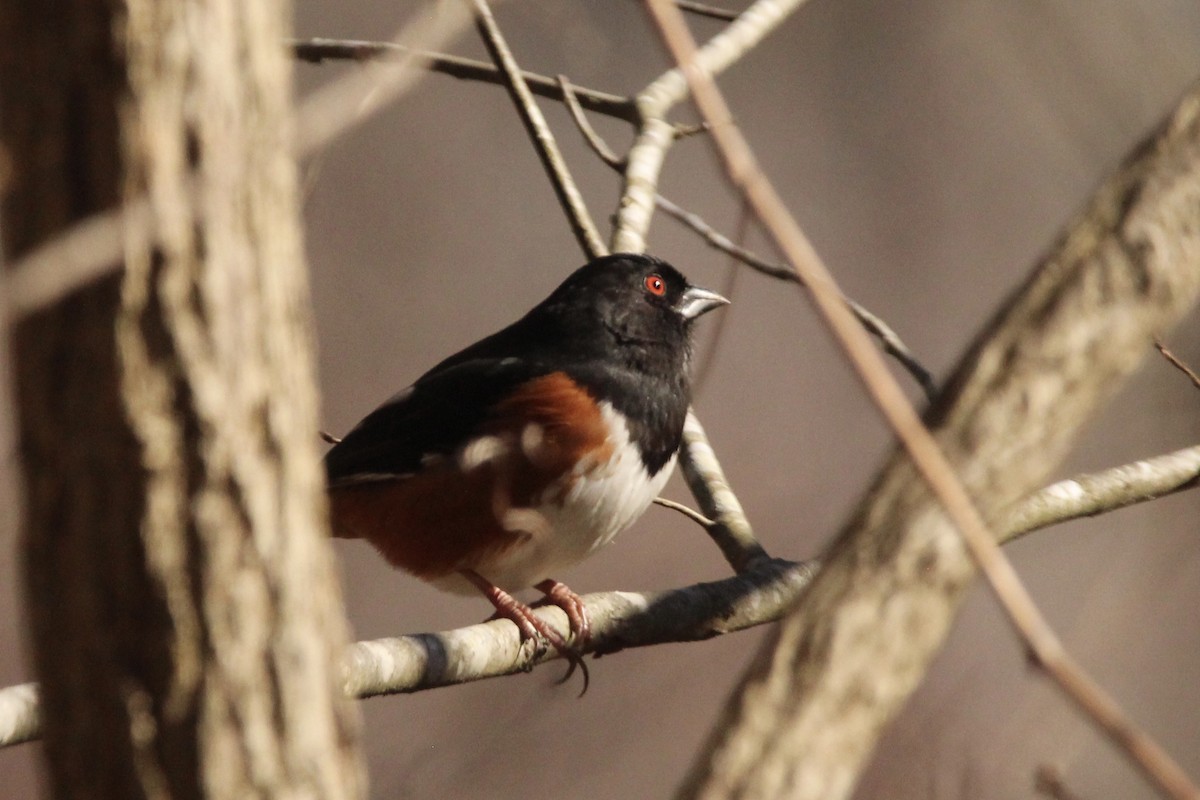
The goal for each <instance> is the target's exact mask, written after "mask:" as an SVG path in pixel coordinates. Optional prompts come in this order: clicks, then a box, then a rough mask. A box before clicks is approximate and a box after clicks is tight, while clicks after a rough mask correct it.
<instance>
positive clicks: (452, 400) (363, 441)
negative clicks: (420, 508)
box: [325, 358, 553, 486]
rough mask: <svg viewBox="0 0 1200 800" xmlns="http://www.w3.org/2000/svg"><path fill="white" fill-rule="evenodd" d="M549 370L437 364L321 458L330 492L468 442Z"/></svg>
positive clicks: (525, 365)
mask: <svg viewBox="0 0 1200 800" xmlns="http://www.w3.org/2000/svg"><path fill="white" fill-rule="evenodd" d="M552 371H553V370H552V369H549V368H545V367H542V366H540V365H538V364H536V363H531V362H529V361H525V360H522V359H517V358H503V359H493V358H477V359H471V360H466V361H461V362H459V363H455V364H451V365H449V366H447V365H446V364H440V365H438V367H436V368H435V369H433V370H431V371H430V372H429V373H427V374H426V375H425V376H424V377H422V378H421V379H420V380H418V381H417V382H416V383H415V384H413V385H412V386H411V387H409V388H408V389H406V390H404V391H403V392H400V393H399V394H398V395H396V396H395V397H393V398H392V399H391V400H389V401H387V402H386V403H384V404H383V405H382V406H380V407H379V408H377V409H375V410H374V411H373V412H371V413H370V414H369V415H367V417H366V418H365V419H363V421H362V422H360V423H358V425H357V426H356V427H355V428H354V430H352V431H350V433H348V434H347V435H346V437H345V438H344V439H342V441H341V442H339V443H338V444H336V445H334V447H333V448H332V449H331V450H330V451H329V452H328V453H326V454H325V471H326V475H327V479H328V481H329V485H330V486H336V485H339V484H347V483H354V482H356V481H360V480H372V479H378V478H380V477H383V476H401V475H409V474H413V473H415V472H417V471H418V470H419V469H420V468H421V462H422V460H423V459H425V458H426V457H428V456H435V455H450V454H452V453H454V452H455V451H456V450H457V449H458V448H459V447H461V446H462V445H463V444H465V443H466V442H467V441H468V440H469V439H470V438H471V437H472V436H474V435H475V434H476V433H477V432H478V431H479V429H480V427H481V426H482V424H483V423H484V421H485V420H486V419H487V416H488V413H489V410H490V409H491V408H493V407H494V406H495V405H496V404H497V403H498V402H499V401H500V400H501V399H502V398H504V397H505V396H506V395H508V394H509V393H510V392H511V391H512V390H513V389H514V388H515V387H517V386H519V385H520V384H522V383H525V382H526V381H529V380H532V379H533V378H537V377H539V376H541V375H544V374H546V373H548V372H552Z"/></svg>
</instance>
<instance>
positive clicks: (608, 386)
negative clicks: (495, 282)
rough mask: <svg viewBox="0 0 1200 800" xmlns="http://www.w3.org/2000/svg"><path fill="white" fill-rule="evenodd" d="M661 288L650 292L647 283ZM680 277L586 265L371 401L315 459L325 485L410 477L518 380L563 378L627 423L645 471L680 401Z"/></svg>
mask: <svg viewBox="0 0 1200 800" xmlns="http://www.w3.org/2000/svg"><path fill="white" fill-rule="evenodd" d="M650 275H656V276H658V277H660V278H661V279H662V281H663V283H664V284H665V286H664V291H663V293H662V294H661V296H660V295H656V294H654V293H652V292H650V291H648V290H647V288H646V285H645V281H646V279H647V276H650ZM687 288H688V282H687V280H686V279H685V278H684V277H683V276H682V275H681V274H680V273H679V272H678V271H676V270H675V269H674V268H673V267H671V266H670V265H669V264H667V263H666V262H664V261H662V260H660V259H657V258H653V257H651V256H644V255H631V254H618V255H612V256H607V257H604V258H600V259H596V260H595V261H592V262H591V263H589V264H587V265H585V266H583V267H581V268H580V269H578V270H576V271H575V272H574V273H572V274H571V275H570V276H569V277H568V278H567V279H566V280H565V281H563V283H562V284H561V285H560V286H559V287H558V288H557V289H555V290H554V292H553V293H551V295H550V296H549V297H547V298H546V299H545V300H543V301H542V302H541V303H539V304H538V305H537V306H535V307H534V308H533V309H532V310H531V311H530V312H529V313H528V314H526V315H525V316H524V317H522V318H521V319H519V320H517V321H516V322H514V323H513V324H512V325H509V326H508V327H506V328H504V329H503V330H501V331H499V332H497V333H494V334H492V335H491V336H488V337H486V338H484V339H481V340H480V341H478V342H476V343H475V344H473V345H471V346H469V347H467V348H465V349H463V350H461V351H459V352H458V353H455V354H454V355H452V356H450V357H449V358H447V359H445V360H443V361H442V362H441V363H439V364H437V365H436V366H435V367H433V369H431V370H429V371H428V372H426V373H425V374H424V375H422V376H421V377H420V378H419V379H418V380H417V381H416V383H414V384H413V385H412V386H411V387H409V388H408V389H406V390H405V391H403V392H401V393H400V394H398V395H396V396H395V397H393V398H392V399H391V400H389V401H388V402H387V403H385V404H384V405H382V406H380V407H379V408H378V409H376V410H375V411H374V412H372V413H371V414H370V415H368V416H367V417H366V418H365V419H364V420H363V421H362V422H360V423H359V424H358V426H357V427H355V428H354V430H352V431H351V432H350V433H349V434H348V435H347V436H346V438H345V439H344V440H343V441H342V442H341V443H339V444H337V445H335V446H334V447H333V449H331V450H330V451H329V452H328V453H327V454H326V456H325V466H326V471H327V473H328V478H329V481H330V484H331V485H334V484H339V483H347V482H353V481H356V480H363V479H369V478H370V476H385V475H403V474H411V473H414V472H416V471H417V470H418V469H419V468H420V466H421V462H422V459H423V458H425V457H427V456H430V455H450V454H452V453H453V452H454V451H455V450H457V449H458V448H459V447H461V446H462V445H463V444H464V443H465V442H466V441H467V440H468V439H470V438H471V437H472V436H474V435H475V434H477V433H478V431H479V430H480V428H481V426H482V425H483V423H484V422H485V421H486V419H487V417H488V413H489V409H491V408H493V407H494V406H495V405H496V403H497V402H498V401H500V400H501V399H502V398H503V397H504V396H505V395H507V394H508V393H509V392H511V391H512V390H513V389H515V388H516V387H517V386H519V385H520V384H522V383H525V382H527V381H529V380H532V379H534V378H537V377H540V376H542V375H547V374H549V373H552V372H564V373H566V374H567V375H568V376H570V377H571V378H572V379H573V380H574V381H575V382H576V383H578V384H580V385H581V386H582V387H584V388H585V389H586V390H587V391H588V392H589V393H591V395H592V396H593V397H594V398H595V399H597V400H604V401H607V402H609V403H611V404H612V405H613V407H614V408H616V409H617V410H618V411H620V412H621V413H622V414H623V415H624V416H625V418H626V420H627V421H628V425H629V428H630V436H631V438H632V439H633V441H634V442H635V443H636V444H637V446H638V448H639V450H640V451H641V454H642V460H643V462H644V463H645V465H646V468H647V471H648V472H649V473H650V474H651V475H653V474H655V473H657V472H658V471H659V470H660V469H662V467H663V466H664V465H665V464H666V463H667V462H668V461H669V460H670V458H671V456H673V455H674V453H675V451H676V450H678V449H679V443H680V438H681V435H682V431H683V421H684V417H685V415H686V413H687V407H688V404H689V403H690V402H691V397H690V394H691V388H690V382H689V379H688V366H689V361H690V352H691V348H690V327H691V325H690V320H688V319H685V318H684V317H683V316H682V315H681V314H680V313H678V311H677V306H678V304H679V302H680V298H681V297H682V296H683V293H684V292H685V291H686V290H687Z"/></svg>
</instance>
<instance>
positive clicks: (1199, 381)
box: [1154, 339, 1200, 389]
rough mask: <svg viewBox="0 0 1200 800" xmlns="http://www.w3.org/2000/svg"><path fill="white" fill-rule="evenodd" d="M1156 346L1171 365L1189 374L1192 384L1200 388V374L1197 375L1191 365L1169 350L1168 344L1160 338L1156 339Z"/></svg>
mask: <svg viewBox="0 0 1200 800" xmlns="http://www.w3.org/2000/svg"><path fill="white" fill-rule="evenodd" d="M1154 346H1155V347H1156V348H1158V352H1160V353H1162V356H1163V358H1165V359H1166V360H1167V361H1169V362H1171V366H1173V367H1175V368H1176V369H1177V370H1179V371H1180V372H1182V373H1183V374H1184V375H1187V376H1188V380H1190V381H1191V382H1192V385H1193V386H1195V387H1196V388H1197V389H1200V375H1197V374H1196V373H1195V372H1194V371H1193V370H1192V368H1191V367H1189V366H1188V365H1187V364H1185V363H1184V362H1183V361H1181V360H1180V359H1179V357H1178V356H1176V355H1175V354H1174V353H1172V352H1171V351H1170V350H1168V349H1167V346H1166V345H1165V344H1163V343H1162V342H1161V341H1159V340H1158V339H1155V340H1154Z"/></svg>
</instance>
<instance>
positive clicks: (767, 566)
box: [0, 446, 1200, 748]
mask: <svg viewBox="0 0 1200 800" xmlns="http://www.w3.org/2000/svg"><path fill="white" fill-rule="evenodd" d="M1197 486H1200V446H1196V447H1190V448H1187V449H1184V450H1179V451H1178V452H1175V453H1168V454H1166V455H1161V456H1157V457H1154V458H1149V459H1146V460H1144V461H1137V462H1134V463H1132V464H1125V465H1122V466H1119V467H1114V468H1112V469H1108V470H1105V471H1104V472H1099V473H1094V474H1084V475H1078V476H1076V477H1074V478H1071V479H1070V480H1069V481H1061V482H1059V483H1056V484H1054V485H1052V486H1048V487H1046V488H1045V489H1043V490H1041V491H1040V492H1036V493H1034V494H1033V495H1031V496H1030V497H1028V498H1027V499H1025V500H1023V501H1021V502H1020V503H1018V504H1017V505H1016V506H1015V507H1014V508H1013V510H1012V511H1011V512H1010V513H1009V514H1008V515H1007V516H1006V518H1005V521H1004V522H1003V523H1002V524H999V525H998V526H997V528H998V529H999V530H1003V531H1004V533H1003V535H1002V539H1001V541H1003V542H1009V541H1012V540H1013V539H1017V538H1019V537H1021V536H1024V535H1025V534H1027V533H1030V532H1032V531H1036V530H1041V529H1043V528H1045V527H1047V526H1048V525H1051V524H1055V523H1059V522H1066V521H1069V520H1072V519H1077V518H1079V517H1083V516H1095V515H1097V514H1103V513H1105V512H1108V511H1115V510H1117V509H1120V508H1125V507H1127V506H1130V505H1134V504H1138V503H1144V502H1148V501H1150V500H1155V499H1157V498H1159V497H1165V496H1167V495H1169V494H1173V493H1175V492H1179V491H1183V490H1185V489H1193V488H1196V487H1197ZM817 569H818V564H817V562H816V561H808V562H804V563H792V562H787V561H781V560H779V559H770V558H761V559H759V560H757V561H756V562H755V563H754V564H753V565H751V567H750V568H749V569H747V570H745V571H743V572H742V573H741V574H739V575H737V576H734V577H732V578H727V579H725V580H723V581H716V582H712V583H701V584H696V585H693V586H687V587H684V588H680V589H672V590H667V591H659V592H602V593H597V594H590V595H587V596H586V597H585V598H584V600H585V602H586V603H587V607H588V613H589V614H591V615H593V623H594V624H595V625H596V630H597V631H599V633H598V635H597V638H596V639H595V641H594V645H595V648H594V649H595V651H596V652H600V653H613V652H616V651H617V650H621V649H626V648H631V647H647V646H651V645H656V644H665V643H668V642H689V641H699V640H703V639H706V638H709V637H711V636H716V635H720V634H724V633H732V632H734V631H738V630H744V629H746V628H750V627H754V626H757V625H763V624H766V623H769V622H774V621H775V620H778V619H779V618H780V617H782V615H783V614H784V613H785V612H786V611H787V610H788V609H789V608H791V607H792V606H793V605H794V604H795V603H796V602H797V601H799V600H800V599H801V598H802V596H803V593H804V589H805V588H806V587H807V586H808V585H809V583H810V582H811V581H812V578H813V577H814V575H815V573H816V570H817ZM536 613H538V614H539V615H542V618H543V619H545V620H546V621H547V622H549V623H550V624H552V625H554V626H556V628H557V629H558V630H560V632H562V633H564V634H565V633H566V631H567V627H566V616H565V615H564V614H563V613H562V611H560V610H559V609H557V608H554V607H547V608H539V609H537V611H536ZM557 657H558V654H557V653H555V652H554V651H553V650H551V651H549V652H547V653H543V654H540V655H537V656H536V657H535V655H534V654H533V653H531V652H528V649H525V650H522V648H521V643H520V638H519V636H518V634H517V632H516V628H515V627H513V626H511V625H508V624H507V623H506V622H504V621H503V620H497V621H493V622H486V623H482V624H479V625H470V626H467V627H465V628H458V629H456V630H453V631H446V632H442V633H421V634H411V635H407V636H398V637H395V638H391V639H380V640H375V641H364V642H358V643H356V644H354V645H351V647H350V650H349V652H348V654H347V658H346V662H345V664H344V667H343V678H342V680H343V684H344V686H345V687H346V691H347V693H348V694H350V695H351V696H354V697H371V696H375V695H381V694H397V693H409V692H417V691H421V690H423V689H430V688H434V687H439V686H449V685H452V684H458V683H468V682H471V681H477V680H483V679H486V678H495V677H500V676H503V675H511V674H514V673H516V672H524V671H527V670H528V669H530V668H531V667H533V666H534V665H535V664H538V663H542V662H544V661H549V660H553V659H555V658H557ZM39 735H40V721H39V717H38V699H37V689H36V686H34V685H33V684H21V685H19V686H10V687H8V688H5V689H0V748H2V747H9V746H12V745H16V744H21V743H22V742H27V741H31V740H33V739H36V738H37V737H38V736H39Z"/></svg>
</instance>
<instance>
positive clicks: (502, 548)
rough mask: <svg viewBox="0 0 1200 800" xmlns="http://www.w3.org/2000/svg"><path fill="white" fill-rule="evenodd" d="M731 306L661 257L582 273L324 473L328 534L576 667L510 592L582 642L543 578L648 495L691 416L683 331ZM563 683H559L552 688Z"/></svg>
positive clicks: (586, 627) (571, 596)
mask: <svg viewBox="0 0 1200 800" xmlns="http://www.w3.org/2000/svg"><path fill="white" fill-rule="evenodd" d="M728 302H729V301H728V300H727V299H726V298H724V297H722V296H721V295H719V294H717V293H716V292H713V291H710V290H708V289H704V288H702V287H699V286H694V285H692V284H691V283H689V282H688V280H687V279H686V278H685V277H684V276H683V275H682V274H681V273H680V272H679V271H678V270H676V269H675V268H674V267H672V266H671V265H670V264H668V263H667V262H666V261H663V260H661V259H659V258H656V257H653V256H649V255H642V254H632V253H617V254H613V255H610V256H605V257H601V258H597V259H594V260H592V261H590V262H589V263H587V264H585V265H584V266H582V267H580V268H579V269H577V270H576V271H575V272H573V273H572V274H571V275H569V276H568V277H567V278H566V280H564V281H563V282H562V283H561V285H559V286H558V287H557V288H556V289H555V290H554V291H553V292H551V293H550V295H549V296H548V297H546V298H545V299H544V300H542V301H541V302H540V303H538V304H537V305H536V306H534V307H533V309H532V310H530V311H529V312H528V313H526V314H525V315H524V316H523V317H521V318H520V319H518V320H517V321H516V322H514V323H512V324H511V325H509V326H507V327H505V328H503V329H502V330H500V331H498V332H497V333H493V334H492V335H490V336H487V337H485V338H483V339H481V340H479V341H478V342H476V343H474V344H472V345H470V346H468V347H466V348H465V349H463V350H460V351H459V352H457V353H455V354H453V355H451V356H449V357H448V358H445V359H444V360H442V361H441V362H439V363H438V364H437V365H436V366H434V367H433V368H432V369H430V370H429V371H428V372H426V373H425V374H423V375H422V376H421V377H419V378H418V379H417V380H416V382H414V383H413V384H412V385H411V386H409V387H408V388H406V389H404V390H402V391H400V392H399V393H397V394H396V395H394V396H393V397H392V398H390V399H389V400H387V401H386V402H384V403H383V404H382V405H380V406H379V407H378V408H376V409H375V410H374V411H372V412H371V413H370V414H368V415H367V416H366V417H365V418H364V419H363V420H362V421H361V422H359V423H358V424H357V425H356V426H355V427H354V428H353V429H352V430H351V431H350V432H349V433H348V434H346V435H345V436H344V437H343V438H342V439H340V440H335V441H336V443H335V444H334V446H333V447H332V448H331V449H330V450H329V451H327V453H326V454H325V458H324V465H325V471H326V476H327V487H328V495H329V501H330V502H329V507H330V518H331V527H332V530H333V534H334V536H336V537H339V538H348V539H364V540H366V541H367V542H369V543H370V544H371V545H373V546H374V547H375V548H376V549H377V550H378V551H379V553H380V554H381V555H382V556H383V558H384V559H386V560H387V561H388V562H389V563H390V564H391V565H393V566H394V567H398V568H399V569H401V570H403V571H405V572H408V573H411V574H412V575H414V576H416V577H417V578H420V579H422V580H424V581H426V582H428V583H430V584H432V585H433V586H435V587H437V588H440V589H443V590H446V591H449V592H453V593H457V594H468V595H469V594H472V593H475V592H478V593H481V594H482V595H483V596H484V597H486V598H487V599H488V600H489V601H490V602H491V604H492V606H493V607H494V608H495V612H496V613H495V615H494V616H495V617H499V618H503V619H508V620H511V621H512V622H513V623H514V624H515V625H516V626H517V628H518V630H519V632H520V635H521V639H522V641H527V640H530V639H532V640H534V641H535V643H537V644H538V645H539V646H544V645H541V644H540V643H539V642H538V641H537V640H538V637H539V636H540V637H541V638H542V640H544V641H545V642H546V643H549V645H551V646H553V647H554V648H555V649H556V650H557V651H558V652H559V653H560V654H562V655H563V656H564V657H566V658H567V659H568V660H569V661H570V663H571V667H570V669H569V670H568V672H567V676H568V677H569V675H570V674H571V672H572V671H573V670H574V668H575V666H576V665H579V666H580V667H583V674H584V689H585V691H586V687H587V670H586V666H584V665H583V662H582V659H581V657H580V656H579V655H578V651H577V650H575V649H573V648H572V646H571V645H570V643H569V642H568V641H567V639H566V638H564V637H563V636H561V635H560V634H559V633H558V632H557V631H556V630H555V629H554V628H553V627H551V626H550V625H548V624H547V623H545V622H544V621H542V620H541V619H540V618H539V617H537V616H536V615H535V614H534V612H533V609H532V608H531V607H530V606H529V605H526V604H525V603H523V602H521V601H519V600H517V599H516V598H515V597H514V596H513V594H512V593H513V592H516V591H518V590H523V589H527V588H531V587H532V588H536V589H537V590H538V591H540V592H541V593H542V594H543V595H544V599H543V601H542V603H549V604H554V605H557V606H559V607H560V608H562V609H563V611H565V612H566V614H567V619H568V622H569V636H570V637H571V639H572V640H573V641H574V642H575V643H576V645H577V646H579V647H582V646H583V645H585V644H586V643H587V642H588V640H589V638H590V628H591V626H590V621H589V618H588V614H587V609H586V607H585V606H584V603H583V600H582V599H581V598H580V596H579V595H577V594H575V592H573V591H572V590H571V589H569V588H568V587H567V586H566V585H565V584H563V583H561V582H559V581H558V580H557V579H556V578H554V577H553V576H554V575H556V574H559V573H560V571H561V570H564V569H566V568H568V567H570V566H572V565H574V564H575V563H577V562H579V561H581V560H583V559H584V558H586V557H587V556H589V555H591V554H592V553H594V552H595V551H596V550H598V549H599V548H601V547H603V546H604V545H606V544H608V543H609V542H610V541H612V539H613V538H614V537H615V536H616V535H617V534H618V533H620V532H622V531H623V530H625V529H627V528H628V527H629V526H631V525H632V524H633V523H634V521H636V520H637V519H638V518H639V517H640V516H641V515H642V513H643V512H644V511H645V510H646V509H647V508H648V507H649V505H650V504H651V502H653V500H654V499H655V497H657V496H658V494H659V492H660V491H661V490H662V488H663V486H664V485H665V484H666V482H667V479H668V478H669V477H670V475H671V472H672V470H673V469H674V466H675V461H676V455H677V451H678V450H679V446H680V442H681V440H682V435H683V426H684V419H685V417H686V415H687V411H688V407H689V405H690V402H691V382H690V377H689V366H690V361H691V350H692V347H691V334H692V324H693V322H694V321H695V320H696V319H697V318H698V317H699V316H700V315H702V314H704V313H706V312H708V311H711V310H712V309H714V308H717V307H719V306H723V305H725V304H727V303H728ZM563 680H566V677H564V678H563Z"/></svg>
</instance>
